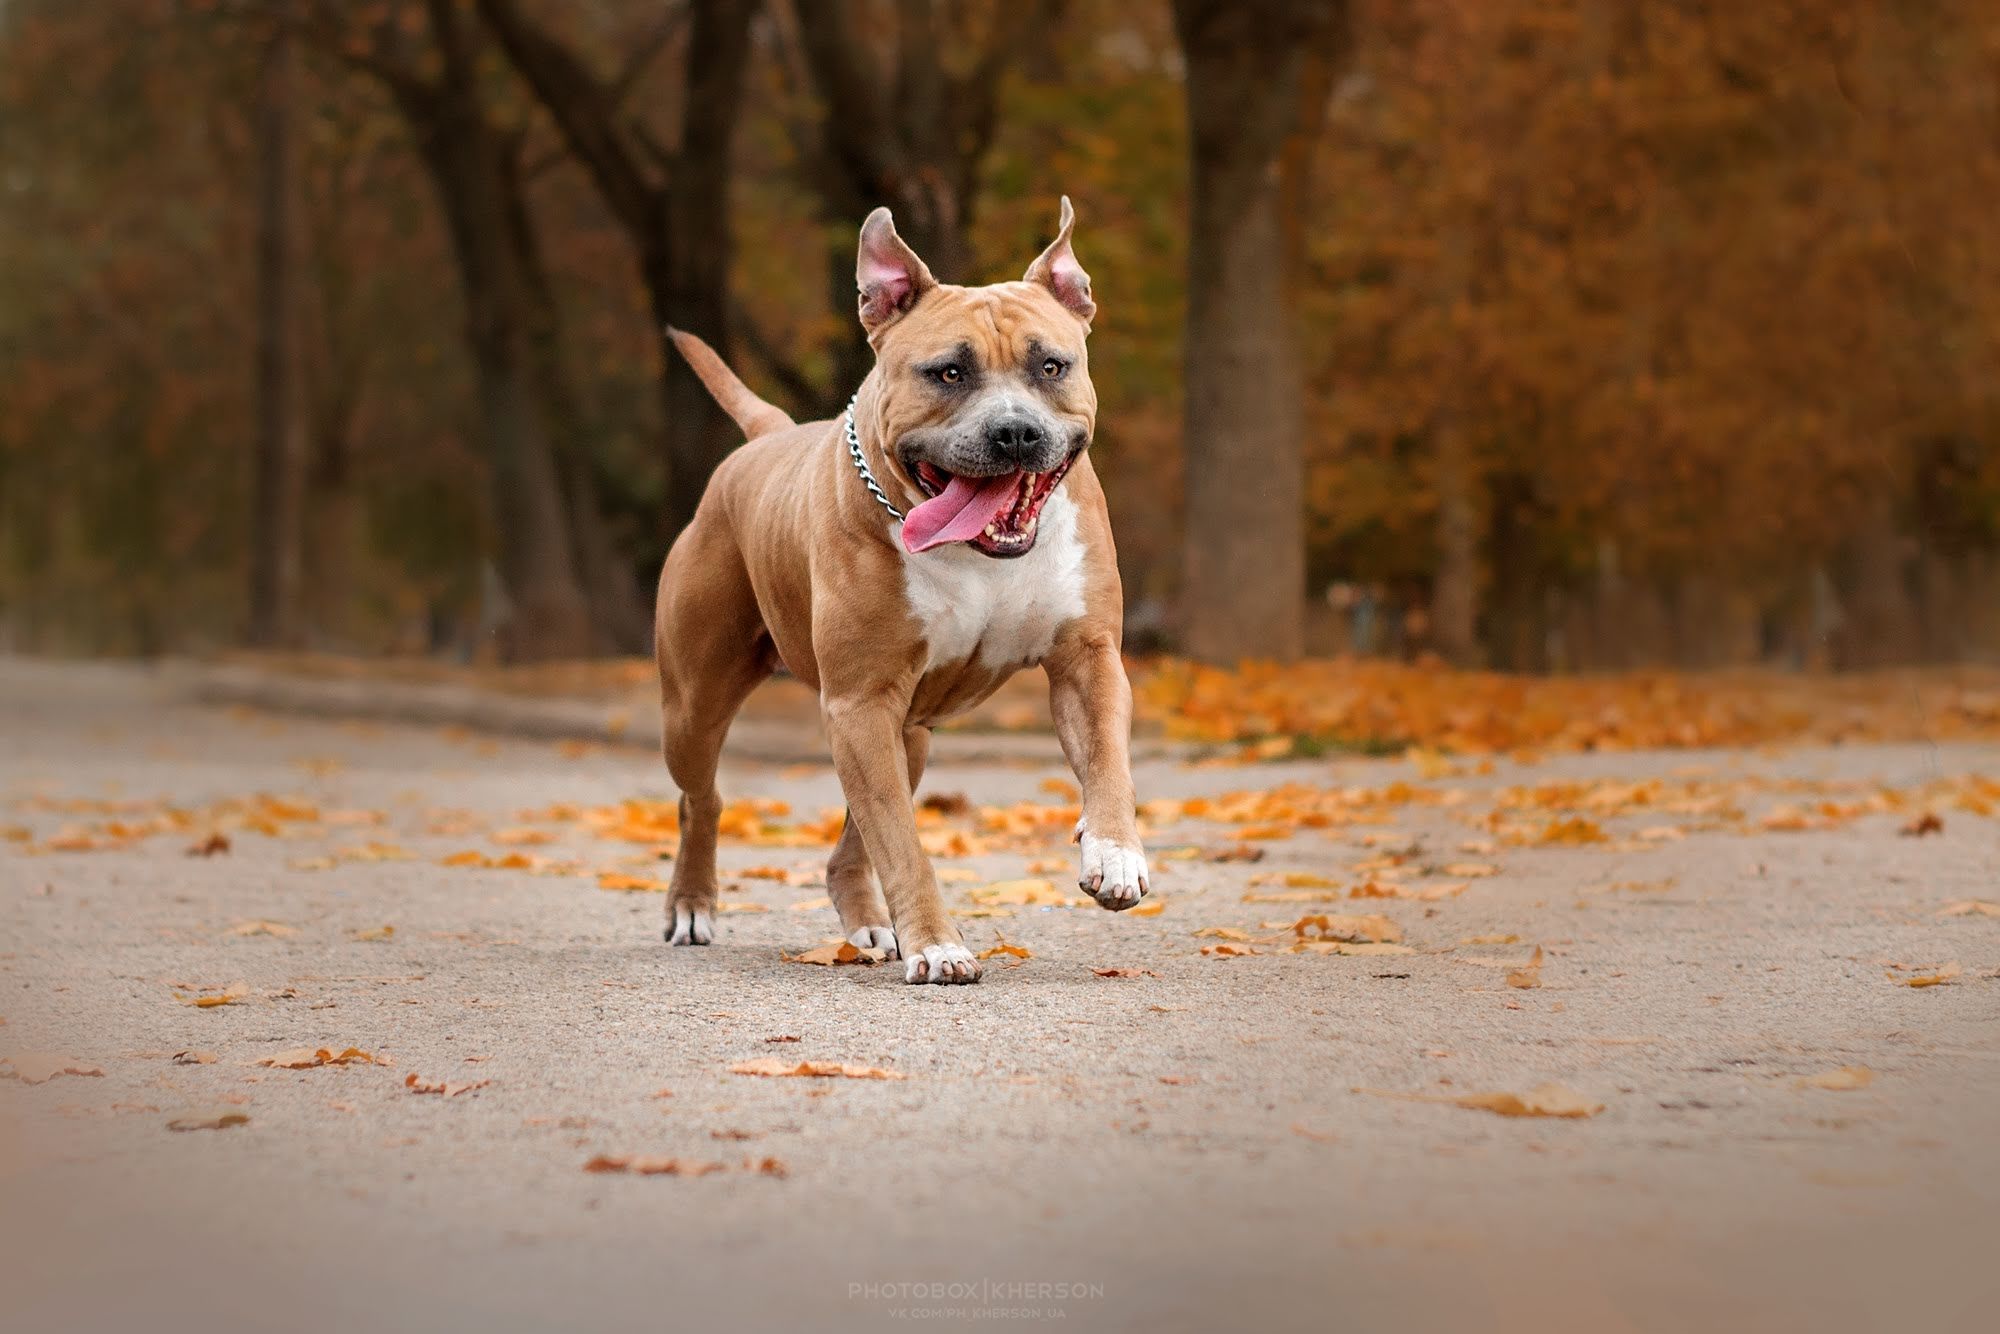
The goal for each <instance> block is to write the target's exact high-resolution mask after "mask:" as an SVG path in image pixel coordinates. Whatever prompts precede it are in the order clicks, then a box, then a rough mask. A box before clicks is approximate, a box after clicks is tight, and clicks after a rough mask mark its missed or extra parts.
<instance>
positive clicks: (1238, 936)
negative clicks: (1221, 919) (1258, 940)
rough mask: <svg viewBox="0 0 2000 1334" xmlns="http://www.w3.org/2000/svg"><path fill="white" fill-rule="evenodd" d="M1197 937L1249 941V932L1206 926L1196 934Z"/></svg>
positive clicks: (1225, 927) (1228, 927) (1232, 928)
mask: <svg viewBox="0 0 2000 1334" xmlns="http://www.w3.org/2000/svg"><path fill="white" fill-rule="evenodd" d="M1195 935H1197V936H1213V937H1214V938H1215V939H1217V940H1248V939H1250V933H1249V932H1248V931H1238V930H1237V929H1236V928H1235V927H1233V926H1205V927H1203V928H1202V929H1201V930H1199V931H1197V932H1195Z"/></svg>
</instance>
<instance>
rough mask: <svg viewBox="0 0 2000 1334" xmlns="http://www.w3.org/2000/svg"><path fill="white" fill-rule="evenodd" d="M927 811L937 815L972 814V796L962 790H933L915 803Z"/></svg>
mask: <svg viewBox="0 0 2000 1334" xmlns="http://www.w3.org/2000/svg"><path fill="white" fill-rule="evenodd" d="M917 805H918V806H920V807H921V808H923V809H924V810H927V811H936V812H937V813H938V814H939V815H943V816H950V817H956V816H961V815H970V814H972V798H971V797H968V796H966V795H965V794H964V793H963V792H933V793H930V794H929V795H928V796H926V797H925V798H924V799H923V800H922V801H920V802H918V803H917Z"/></svg>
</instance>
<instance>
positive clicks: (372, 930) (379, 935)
mask: <svg viewBox="0 0 2000 1334" xmlns="http://www.w3.org/2000/svg"><path fill="white" fill-rule="evenodd" d="M348 934H349V936H350V937H352V938H353V939H355V940H388V939H390V938H391V937H393V936H394V935H395V934H396V928H395V927H393V926H371V927H366V928H364V929H362V930H360V931H351V932H349V933H348Z"/></svg>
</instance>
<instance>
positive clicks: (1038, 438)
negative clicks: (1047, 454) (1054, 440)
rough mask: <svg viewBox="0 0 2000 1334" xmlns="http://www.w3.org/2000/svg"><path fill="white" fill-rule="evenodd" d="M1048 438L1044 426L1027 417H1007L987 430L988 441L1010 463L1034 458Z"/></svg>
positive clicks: (994, 450) (995, 451) (1023, 461)
mask: <svg viewBox="0 0 2000 1334" xmlns="http://www.w3.org/2000/svg"><path fill="white" fill-rule="evenodd" d="M1047 439H1048V436H1047V434H1046V433H1045V432H1044V431H1043V430H1042V428H1041V427H1039V426H1037V425H1035V423H1034V422H1033V421H1031V420H1029V419H1028V418H1026V417H1007V418H1005V419H1003V420H1001V421H997V422H995V423H993V425H992V426H990V427H988V428H987V431H986V442H987V443H988V444H990V445H992V446H993V452H994V453H996V454H998V455H999V456H1000V457H1001V458H1003V459H1006V460H1007V461H1008V462H1010V463H1025V462H1027V461H1028V460H1029V459H1031V458H1034V457H1035V456H1036V455H1038V454H1039V453H1040V452H1041V448H1042V444H1043V442H1044V441H1046V440H1047Z"/></svg>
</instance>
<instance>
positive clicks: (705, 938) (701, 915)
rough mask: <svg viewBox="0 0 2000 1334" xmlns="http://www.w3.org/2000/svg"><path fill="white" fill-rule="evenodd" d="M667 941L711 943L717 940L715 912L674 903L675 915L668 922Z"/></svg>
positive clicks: (682, 943)
mask: <svg viewBox="0 0 2000 1334" xmlns="http://www.w3.org/2000/svg"><path fill="white" fill-rule="evenodd" d="M666 934H667V943H668V944H669V945H709V944H713V943H714V941H715V914H713V913H712V912H710V911H709V910H708V909H706V908H692V907H689V906H688V905H687V904H685V903H676V904H674V905H673V917H672V918H671V920H669V921H668V923H667V932H666Z"/></svg>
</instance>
